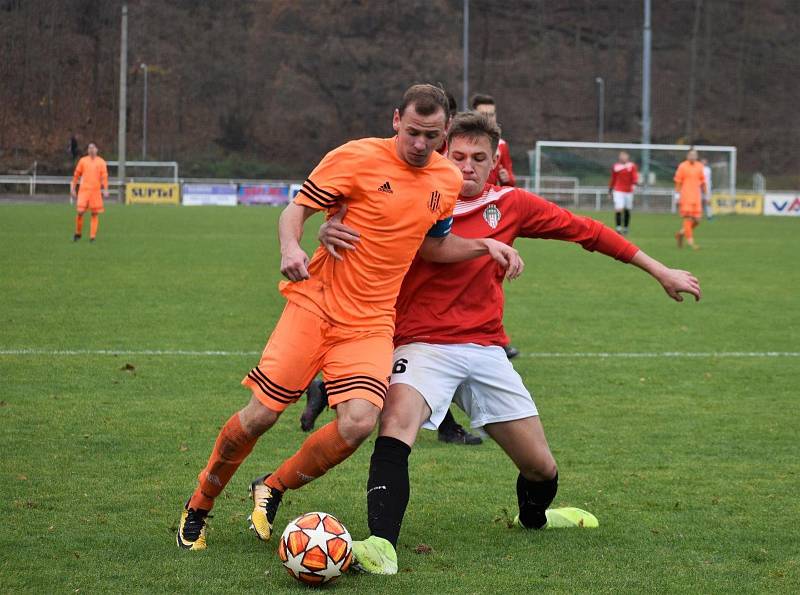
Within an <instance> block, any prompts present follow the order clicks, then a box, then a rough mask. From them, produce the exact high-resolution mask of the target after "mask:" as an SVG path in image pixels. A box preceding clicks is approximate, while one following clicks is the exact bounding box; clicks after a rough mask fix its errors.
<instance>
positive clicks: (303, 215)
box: [278, 202, 316, 281]
mask: <svg viewBox="0 0 800 595" xmlns="http://www.w3.org/2000/svg"><path fill="white" fill-rule="evenodd" d="M315 212H316V211H315V210H314V209H311V208H309V207H305V206H302V205H298V204H296V203H293V202H292V203H289V205H288V206H287V207H286V208H285V209H284V210H283V213H281V218H280V219H279V220H278V237H279V238H280V243H281V274H282V275H283V276H284V277H286V278H287V279H289V281H303V280H304V279H308V278H309V274H308V255H307V254H306V253H305V251H304V250H303V249H302V248H301V247H300V238H302V237H303V225H305V222H306V219H308V218H309V217H311V215H313V214H314V213H315Z"/></svg>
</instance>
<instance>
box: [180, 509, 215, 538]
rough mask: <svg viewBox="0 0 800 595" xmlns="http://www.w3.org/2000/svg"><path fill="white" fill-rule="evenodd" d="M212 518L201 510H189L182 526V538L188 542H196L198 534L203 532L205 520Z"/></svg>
mask: <svg viewBox="0 0 800 595" xmlns="http://www.w3.org/2000/svg"><path fill="white" fill-rule="evenodd" d="M210 518H213V517H212V516H211V515H210V514H208V513H207V512H205V511H203V510H195V509H194V508H190V509H189V514H187V515H186V521H185V522H184V524H183V536H184V537H185V538H186V539H188V540H189V541H196V540H197V538H198V537H200V532H201V531H202V530H203V526H204V525H205V520H206V519H210Z"/></svg>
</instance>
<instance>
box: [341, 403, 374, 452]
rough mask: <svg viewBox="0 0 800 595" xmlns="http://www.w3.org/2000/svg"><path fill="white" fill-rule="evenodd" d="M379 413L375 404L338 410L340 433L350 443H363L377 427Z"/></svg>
mask: <svg viewBox="0 0 800 595" xmlns="http://www.w3.org/2000/svg"><path fill="white" fill-rule="evenodd" d="M379 413H380V411H379V409H378V408H377V407H375V406H372V407H370V408H358V409H347V410H346V411H341V412H338V417H337V419H338V428H339V435H341V437H342V438H343V439H344V441H345V442H347V443H348V444H351V445H356V444H361V443H362V442H364V440H366V439H367V438H369V436H370V434H372V430H374V429H375V424H376V423H377V421H378V414H379Z"/></svg>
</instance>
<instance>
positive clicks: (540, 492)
mask: <svg viewBox="0 0 800 595" xmlns="http://www.w3.org/2000/svg"><path fill="white" fill-rule="evenodd" d="M557 491H558V473H556V476H555V477H554V478H553V479H546V480H544V481H528V480H527V479H525V478H524V477H522V473H520V474H519V476H518V477H517V501H518V502H519V520H520V522H521V523H522V525H523V526H524V527H527V528H529V529H541V528H542V527H544V525H545V523H547V517H546V516H545V514H544V511H545V510H547V507H548V506H550V504H551V502H553V499H554V498H555V497H556V492H557Z"/></svg>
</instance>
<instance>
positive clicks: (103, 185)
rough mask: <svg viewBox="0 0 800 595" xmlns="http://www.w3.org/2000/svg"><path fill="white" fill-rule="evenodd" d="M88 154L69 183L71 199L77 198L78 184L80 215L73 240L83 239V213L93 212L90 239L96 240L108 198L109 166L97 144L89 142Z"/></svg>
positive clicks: (79, 162)
mask: <svg viewBox="0 0 800 595" xmlns="http://www.w3.org/2000/svg"><path fill="white" fill-rule="evenodd" d="M86 152H87V155H86V156H85V157H81V159H80V160H79V161H78V165H77V166H76V167H75V174H74V175H73V176H72V182H71V183H70V185H69V194H70V198H71V199H73V200H74V199H75V197H76V195H75V186H76V185H78V186H79V189H78V194H77V198H78V217H77V218H76V220H75V235H74V236H72V241H73V242H77V241H78V240H80V239H81V235H82V232H83V214H84V213H85V212H86V211H91V212H92V223H91V228H90V231H89V241H90V242H94V240H95V238H96V237H97V226H98V218H99V216H100V213H102V212H104V211H105V209H104V208H103V197H105V198H108V167H107V166H106V160H105V159H103V158H102V157H100V156H99V155H98V154H97V145H96V144H94V143H89V146H88V147H87V148H86Z"/></svg>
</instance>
